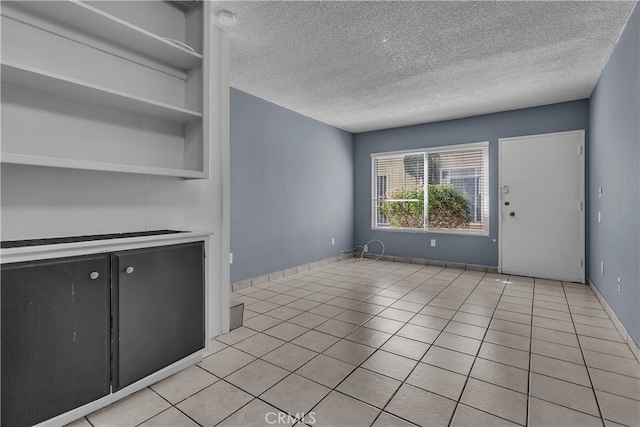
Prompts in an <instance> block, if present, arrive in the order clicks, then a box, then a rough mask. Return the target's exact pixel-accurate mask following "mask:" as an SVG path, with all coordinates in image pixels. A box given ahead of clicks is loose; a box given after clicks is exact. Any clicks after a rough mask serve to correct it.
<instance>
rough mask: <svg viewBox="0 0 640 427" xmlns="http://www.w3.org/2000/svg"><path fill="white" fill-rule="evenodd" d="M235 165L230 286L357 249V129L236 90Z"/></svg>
mask: <svg viewBox="0 0 640 427" xmlns="http://www.w3.org/2000/svg"><path fill="white" fill-rule="evenodd" d="M230 170H231V252H233V254H234V258H233V264H232V265H231V283H234V282H237V281H240V280H243V279H247V278H251V277H256V276H260V275H263V274H267V273H271V272H275V271H279V270H283V269H286V268H290V267H295V266H297V265H302V264H305V263H309V262H312V261H317V260H320V259H323V258H328V257H331V256H335V255H337V254H338V253H339V252H340V250H341V249H344V248H351V247H353V135H352V134H350V133H348V132H345V131H342V130H339V129H336V128H334V127H332V126H329V125H327V124H324V123H320V122H318V121H316V120H313V119H310V118H308V117H306V116H303V115H301V114H298V113H294V112H293V111H290V110H287V109H285V108H282V107H279V106H277V105H275V104H272V103H269V102H267V101H265V100H262V99H260V98H256V97H254V96H252V95H249V94H247V93H244V92H242V91H239V90H236V89H234V88H231V168H230ZM332 237H335V239H336V241H335V242H336V244H335V246H332V245H331V238H332Z"/></svg>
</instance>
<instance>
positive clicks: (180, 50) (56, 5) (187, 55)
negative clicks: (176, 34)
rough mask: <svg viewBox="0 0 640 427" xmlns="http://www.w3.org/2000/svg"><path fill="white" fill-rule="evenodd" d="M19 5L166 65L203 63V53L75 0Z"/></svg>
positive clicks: (187, 65)
mask: <svg viewBox="0 0 640 427" xmlns="http://www.w3.org/2000/svg"><path fill="white" fill-rule="evenodd" d="M20 4H21V5H22V6H24V7H25V8H28V9H30V10H32V11H34V12H37V13H39V14H41V15H44V16H46V17H49V18H52V19H55V20H56V21H59V22H62V23H63V24H65V25H68V26H69V27H73V28H76V29H79V30H82V31H85V32H87V33H90V34H94V35H96V36H99V37H103V38H105V39H107V40H110V41H112V42H114V43H117V44H119V45H121V46H125V47H127V48H129V49H132V50H134V51H136V52H138V53H139V54H141V55H144V56H148V57H150V58H153V59H155V60H158V61H160V62H163V63H165V64H168V65H172V66H175V67H178V68H181V69H183V70H189V69H192V68H196V67H199V66H201V65H202V55H201V54H199V53H197V52H193V51H191V50H189V49H187V48H185V47H182V46H179V45H177V44H175V43H174V42H172V41H169V40H167V39H165V38H164V37H162V36H159V35H157V34H154V33H151V32H149V31H147V30H145V29H143V28H140V27H137V26H135V25H133V24H131V23H129V22H126V21H124V20H122V19H120V18H118V17H115V16H112V15H110V14H108V13H106V12H103V11H102V10H100V9H97V8H95V7H93V6H91V5H88V4H86V3H83V2H80V1H77V0H64V1H24V2H20Z"/></svg>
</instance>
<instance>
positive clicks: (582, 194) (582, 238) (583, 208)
mask: <svg viewBox="0 0 640 427" xmlns="http://www.w3.org/2000/svg"><path fill="white" fill-rule="evenodd" d="M563 134H579V135H580V141H581V142H580V151H581V153H580V154H581V156H580V203H581V211H580V253H581V254H582V259H581V266H580V282H581V283H585V269H586V259H585V211H586V209H587V207H586V205H585V131H584V129H580V130H572V131H565V132H550V133H543V134H535V135H523V136H516V137H508V138H498V198H497V203H498V211H497V212H498V215H499V218H498V272H500V273H502V272H503V270H502V211H503V209H502V146H503V143H504V142H505V141H515V140H519V139H531V138H536V137H548V136H550V135H563Z"/></svg>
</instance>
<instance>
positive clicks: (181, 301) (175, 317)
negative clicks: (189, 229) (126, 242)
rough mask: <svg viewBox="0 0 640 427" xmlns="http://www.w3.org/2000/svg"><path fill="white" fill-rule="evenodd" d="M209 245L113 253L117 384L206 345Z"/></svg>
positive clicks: (115, 385)
mask: <svg viewBox="0 0 640 427" xmlns="http://www.w3.org/2000/svg"><path fill="white" fill-rule="evenodd" d="M203 245H204V244H203V242H196V243H187V244H182V245H172V246H163V247H159V248H150V249H140V250H131V251H123V252H116V253H114V254H113V258H112V269H113V270H112V277H113V289H114V299H115V301H114V304H113V305H114V361H113V369H114V373H115V374H114V377H113V381H114V384H113V386H114V390H118V389H120V388H123V387H126V386H127V385H130V384H132V383H134V382H135V381H137V380H139V379H142V378H144V377H146V376H147V375H149V374H152V373H154V372H156V371H158V370H159V369H162V368H164V367H166V366H168V365H170V364H172V363H173V362H176V361H178V360H180V359H182V358H184V357H186V356H188V355H190V354H193V353H195V352H196V351H198V350H200V349H202V348H204V250H203Z"/></svg>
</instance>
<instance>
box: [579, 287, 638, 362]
mask: <svg viewBox="0 0 640 427" xmlns="http://www.w3.org/2000/svg"><path fill="white" fill-rule="evenodd" d="M587 283H588V284H589V287H590V288H591V290H592V291H593V293H594V294H596V297H597V298H598V300H599V301H600V304H602V307H604V311H606V312H607V314H608V315H609V317H610V318H611V321H612V322H613V325H614V326H615V327H616V329H617V330H618V332H620V335H622V338H623V339H624V341H625V342H626V343H627V345H628V346H629V349H631V352H632V353H633V355H634V356H635V357H636V359H637V360H638V361H640V348H639V347H638V343H636V342H635V340H634V339H633V337H632V336H631V335H630V334H629V331H627V328H625V326H624V325H623V324H622V322H621V321H620V319H618V316H617V315H616V313H615V312H614V311H613V309H612V308H611V306H610V305H609V303H608V302H607V300H606V299H604V297H603V296H602V294H601V293H600V291H599V290H598V288H596V285H594V284H593V282H592V281H591V279H588V280H587Z"/></svg>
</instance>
